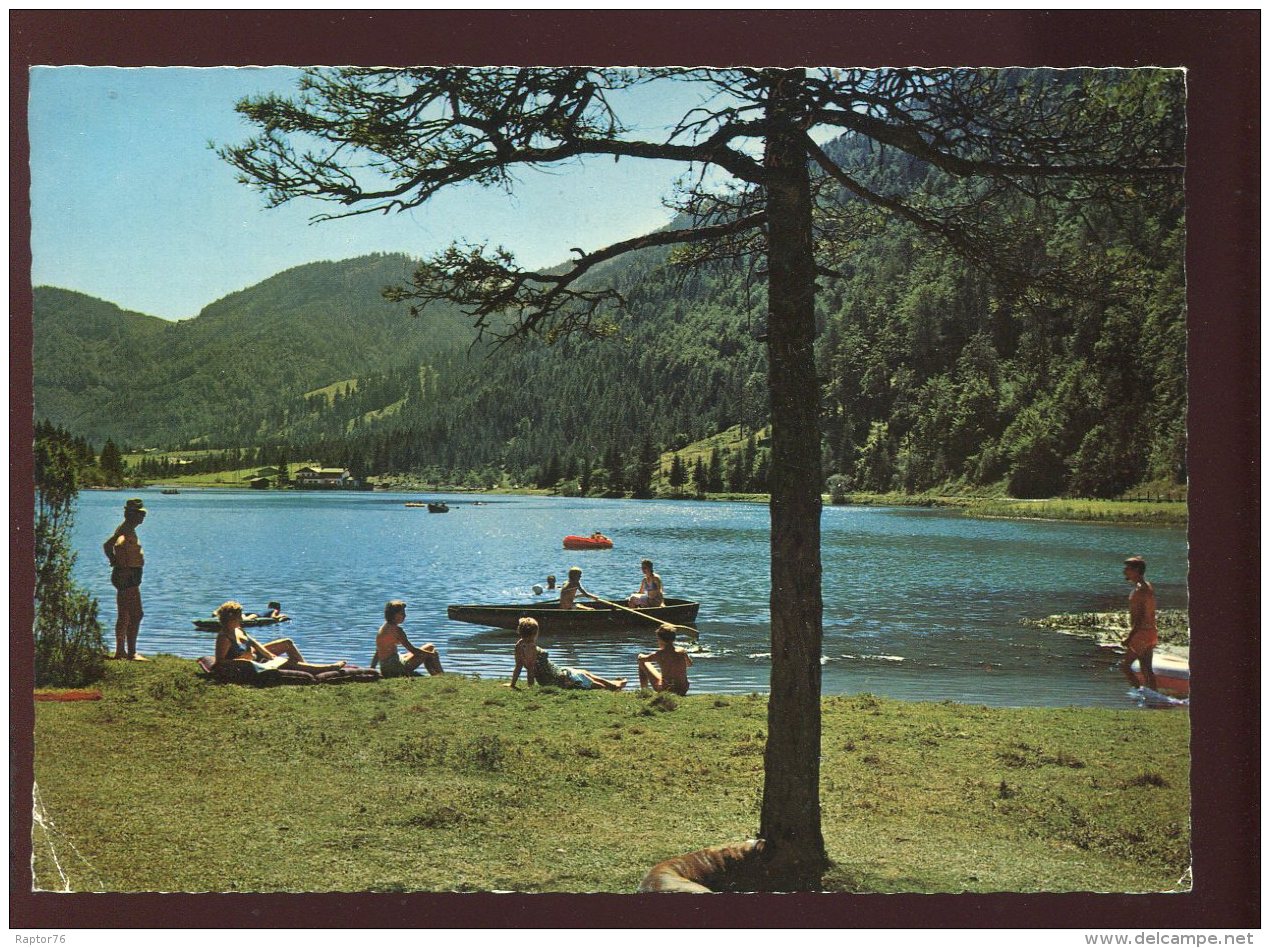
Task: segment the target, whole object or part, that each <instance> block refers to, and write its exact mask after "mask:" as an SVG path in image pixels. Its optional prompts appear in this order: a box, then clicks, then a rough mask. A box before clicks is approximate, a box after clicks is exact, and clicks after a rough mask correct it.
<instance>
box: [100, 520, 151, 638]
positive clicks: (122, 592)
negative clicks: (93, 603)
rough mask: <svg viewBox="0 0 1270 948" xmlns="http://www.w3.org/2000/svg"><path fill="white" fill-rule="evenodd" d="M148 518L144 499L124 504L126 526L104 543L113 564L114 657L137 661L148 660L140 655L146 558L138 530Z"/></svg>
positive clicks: (111, 582) (124, 524) (111, 573)
mask: <svg viewBox="0 0 1270 948" xmlns="http://www.w3.org/2000/svg"><path fill="white" fill-rule="evenodd" d="M145 519H146V509H145V507H144V506H143V505H142V503H141V499H140V498H138V497H134V498H132V499H131V500H129V501H127V502H126V503H124V505H123V523H121V524H119V526H117V527H116V528H115V532H114V533H112V534H111V535H110V538H109V539H107V540H106V542H105V543H103V544H102V550H104V551H105V553H106V559H108V560H109V561H110V584H111V585H112V586H114V587H115V605H116V608H117V612H118V617H117V618H116V619H115V654H114V655H113V656H112V657H113V658H122V659H128V660H129V661H134V662H144V661H148V659H146V658H145V656H143V655H138V654H137V632H138V631H139V630H140V629H141V616H142V611H141V570H142V567H144V566H145V556H144V555H143V554H142V552H141V541H140V540H138V539H137V527H139V526H141V524H142V523H144V522H145Z"/></svg>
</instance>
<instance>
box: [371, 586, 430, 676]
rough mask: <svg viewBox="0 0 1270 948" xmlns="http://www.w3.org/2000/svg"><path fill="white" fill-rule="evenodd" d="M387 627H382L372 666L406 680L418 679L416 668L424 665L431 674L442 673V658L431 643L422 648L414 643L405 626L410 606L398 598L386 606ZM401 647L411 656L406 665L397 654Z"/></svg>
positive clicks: (376, 638)
mask: <svg viewBox="0 0 1270 948" xmlns="http://www.w3.org/2000/svg"><path fill="white" fill-rule="evenodd" d="M384 620H385V621H384V624H383V625H381V626H380V627H379V632H378V633H377V634H376V636H375V655H374V657H373V658H371V660H370V667H371V668H374V667H375V666H376V665H378V666H379V673H380V674H381V675H383V676H384V677H385V678H404V677H407V676H415V675H416V672H415V669H416V668H418V667H419V666H420V665H423V666H424V667H426V668H427V669H428V674H429V675H439V674H441V655H440V654H439V653H438V652H437V648H436V646H435V645H433V644H432V643H431V642H429V643H428V644H427V645H424V646H423V647H421V648H416V647H415V646H413V645H411V644H410V640H409V639H408V638H406V633H405V632H404V631H403V630H402V628H401V623H403V622H404V621H406V604H405V603H404V602H402V601H401V600H400V599H394V600H392V602H390V603H388V604H387V605H385V606H384ZM398 645H400V646H401V647H402V648H404V649H405V650H406V651H408V652H409V653H410V657H409V658H408V659H406V660H405V661H404V662H403V661H402V660H401V656H400V655H398V654H397V646H398Z"/></svg>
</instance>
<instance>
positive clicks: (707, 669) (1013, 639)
mask: <svg viewBox="0 0 1270 948" xmlns="http://www.w3.org/2000/svg"><path fill="white" fill-rule="evenodd" d="M133 494H139V495H140V496H143V497H145V500H146V506H147V508H148V509H149V511H150V515H149V517H148V518H147V520H146V523H145V525H144V526H143V527H142V528H141V530H140V536H141V540H142V544H143V546H144V548H145V553H146V571H145V585H144V586H143V587H142V593H143V597H144V601H145V612H146V616H145V620H144V622H143V623H142V626H141V637H140V648H141V651H142V652H144V653H147V654H153V653H156V652H165V653H170V654H174V655H180V656H186V657H191V658H192V657H197V656H199V655H206V654H210V653H211V651H212V649H213V643H214V638H215V636H214V634H211V633H204V632H197V631H196V630H195V629H194V627H193V625H192V623H191V620H193V619H196V618H210V617H211V612H212V610H213V609H214V608H215V607H216V606H217V605H219V604H220V603H221V602H223V601H224V600H226V599H231V598H232V599H238V600H239V601H241V602H242V603H243V604H244V605H245V606H246V607H247V608H248V610H259V611H263V610H264V608H265V603H266V602H267V601H269V600H271V599H276V600H279V601H281V603H282V606H283V609H284V611H285V612H286V613H288V614H289V615H290V616H291V617H292V619H293V621H292V622H290V623H288V624H286V625H284V626H281V627H280V630H274V629H261V630H260V631H261V632H265V633H268V632H270V631H279V634H282V633H283V632H285V634H286V635H288V636H290V637H292V638H294V639H295V640H296V641H297V643H298V644H299V645H300V647H301V649H302V650H303V651H304V653H305V656H306V657H308V658H313V659H318V660H322V659H335V658H345V659H348V660H350V661H353V662H355V663H357V664H363V665H364V664H367V663H368V662H369V660H370V656H371V652H372V650H373V647H374V633H375V630H376V629H377V628H378V627H379V625H380V623H381V622H382V621H383V605H384V603H385V602H386V601H387V600H389V599H397V598H400V599H404V600H406V601H407V603H408V604H409V618H408V620H407V622H406V626H405V627H406V632H407V634H408V635H409V636H410V638H411V640H412V641H413V642H415V643H416V644H420V643H423V642H434V643H436V645H437V647H438V648H439V649H440V650H441V655H442V658H443V661H444V663H445V667H446V669H447V671H455V672H461V673H466V674H479V675H482V676H485V677H506V676H508V675H509V674H510V672H511V669H512V665H513V660H512V646H513V643H514V641H515V635H514V634H513V633H508V632H500V631H493V630H488V629H482V628H480V627H478V626H473V625H467V624H464V623H456V622H450V621H449V620H448V619H447V618H446V606H447V605H449V604H451V603H461V602H487V603H488V602H516V601H525V600H530V599H533V598H535V597H534V594H533V591H532V586H533V585H534V584H535V583H542V582H543V581H544V579H545V577H546V575H547V574H548V573H555V574H556V576H557V577H559V579H560V581H561V582H563V580H564V576H565V573H566V571H567V570H568V568H569V567H570V566H574V565H577V566H581V567H582V569H583V571H584V575H583V580H582V582H583V585H584V586H585V587H586V588H587V589H589V590H591V591H592V592H594V593H596V594H597V595H601V596H604V597H605V598H608V599H623V600H624V597H626V596H627V595H629V594H630V593H633V592H634V591H635V590H636V589H637V588H638V586H639V581H640V571H639V561H640V560H641V559H642V558H644V557H647V558H649V559H652V560H653V562H654V563H655V564H656V569H657V572H658V573H659V574H660V575H661V576H662V578H663V580H664V581H665V585H666V591H667V594H668V595H670V596H682V597H686V598H691V599H697V600H699V601H700V602H701V612H700V615H699V617H698V628H699V630H700V633H701V637H700V646H701V651H700V652H698V653H696V654H695V655H694V665H693V668H692V671H691V678H692V683H693V691H694V693H698V692H703V691H705V692H751V691H757V692H766V691H767V688H768V675H769V656H768V651H769V648H770V645H769V634H770V627H769V619H768V588H769V580H768V510H767V507H766V506H763V505H758V504H738V503H700V502H692V501H616V500H595V499H573V498H560V497H493V496H491V497H480V498H477V497H472V496H470V495H462V496H458V495H441V494H436V493H433V494H426V495H421V494H397V493H381V492H375V493H335V492H331V493H325V492H323V493H317V492H315V493H299V492H256V491H229V490H182V491H181V493H180V494H177V495H163V494H160V493H159V491H158V490H156V489H149V490H144V491H139V492H138V491H131V492H127V493H121V492H108V491H85V492H83V493H82V494H81V495H80V498H79V507H78V513H77V517H76V524H75V547H76V550H77V551H78V554H79V559H78V562H77V563H76V567H75V572H76V575H77V578H78V579H79V581H80V582H81V583H82V584H84V585H85V586H86V587H87V588H88V589H89V590H90V591H91V592H92V594H93V595H95V596H97V597H98V599H99V600H100V601H101V607H102V608H101V612H102V620H103V623H104V624H105V626H106V629H107V640H108V641H109V642H110V643H111V644H112V645H113V642H114V619H115V605H114V603H115V597H114V590H113V588H112V587H111V586H110V582H109V570H108V568H107V566H106V563H105V559H104V557H103V556H102V554H101V543H102V541H103V540H105V538H106V537H107V536H108V535H109V534H110V532H111V531H112V530H113V529H114V528H115V526H116V525H117V524H118V523H119V521H120V519H121V511H122V507H123V501H124V499H125V498H126V497H128V496H132V495H133ZM430 498H435V499H444V500H446V501H448V502H449V504H450V513H448V514H429V513H428V512H427V510H426V509H422V508H408V507H405V506H404V504H405V502H406V501H407V500H410V501H419V500H426V499H430ZM476 500H480V501H481V503H474V501H476ZM596 530H599V531H601V532H603V533H605V534H607V535H608V536H609V537H611V538H612V539H613V541H614V548H613V549H612V550H598V551H585V552H576V551H568V550H564V549H563V548H562V546H561V539H562V538H563V537H564V536H565V535H567V534H572V533H576V534H589V533H591V532H593V531H596ZM1134 553H1137V554H1141V555H1143V556H1145V557H1146V558H1147V561H1148V562H1149V564H1150V571H1149V576H1150V577H1151V579H1152V581H1153V583H1154V584H1155V588H1156V590H1157V594H1158V597H1159V602H1160V606H1161V607H1162V608H1185V607H1186V570H1187V552H1186V535H1185V531H1183V530H1181V529H1170V528H1160V527H1132V526H1103V525H1093V524H1081V523H1052V522H1041V521H1014V520H975V519H971V518H968V517H962V516H958V515H956V514H952V513H948V512H943V511H939V510H927V509H916V508H892V507H826V508H825V511H824V516H823V560H824V605H825V611H824V627H825V637H824V666H823V672H824V682H823V689H824V693H825V694H853V693H859V692H866V691H867V692H872V693H874V694H878V695H886V696H890V697H896V698H905V699H915V700H927V701H929V700H944V699H951V700H953V701H959V702H969V703H978V704H987V705H997V706H1026V705H1083V706H1106V707H1132V706H1133V704H1132V702H1131V701H1130V700H1129V698H1128V697H1127V696H1126V690H1127V689H1126V686H1125V685H1124V682H1123V679H1122V678H1121V677H1120V676H1119V674H1118V673H1115V672H1114V671H1113V670H1112V669H1111V667H1110V666H1111V664H1112V662H1113V660H1114V655H1113V653H1111V652H1109V651H1107V650H1104V649H1099V648H1098V647H1097V646H1095V645H1094V644H1093V643H1092V642H1091V641H1089V640H1086V639H1081V638H1076V637H1071V636H1065V635H1061V634H1057V633H1053V632H1049V631H1046V630H1042V629H1036V628H1032V627H1029V626H1025V625H1023V624H1022V623H1021V622H1020V619H1021V618H1024V617H1042V616H1046V615H1050V614H1052V613H1057V612H1083V611H1094V610H1098V611H1103V610H1110V609H1120V608H1124V606H1125V601H1126V598H1127V595H1128V591H1129V590H1128V586H1127V584H1126V583H1125V582H1124V581H1123V579H1122V577H1121V561H1122V560H1123V559H1124V557H1125V556H1127V555H1129V554H1134ZM543 598H545V597H543ZM649 626H650V629H651V628H652V624H651V623H649ZM262 638H263V637H262ZM542 644H543V646H544V647H546V648H548V649H549V650H550V651H551V653H552V659H553V660H554V661H556V662H557V663H558V664H562V665H581V666H583V667H585V668H587V669H589V670H591V671H593V672H595V673H596V674H600V675H604V676H606V677H616V676H621V677H626V678H632V679H633V678H634V676H635V656H636V654H637V653H638V652H640V651H649V650H651V649H652V648H653V647H654V645H655V642H654V636H653V634H652V632H651V631H650V632H649V633H648V634H645V635H639V634H634V633H632V634H624V635H622V636H621V637H616V638H615V637H612V636H611V635H606V636H600V635H595V636H582V635H576V634H575V635H570V636H568V637H564V636H560V637H550V636H546V635H544V636H543V640H542Z"/></svg>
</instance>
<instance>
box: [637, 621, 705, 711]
mask: <svg viewBox="0 0 1270 948" xmlns="http://www.w3.org/2000/svg"><path fill="white" fill-rule="evenodd" d="M657 640H658V642H659V643H660V644H661V648H659V649H658V650H657V651H655V652H649V653H647V654H641V655H640V656H639V662H638V664H639V686H640V688H641V689H642V688H652V689H653V691H669V692H672V693H674V694H677V695H679V696H680V697H683V696H684V695H686V694H687V693H688V666H689V665H691V664H692V659H691V658H689V657H688V653H687V652H686V651H684V650H683V649H681V648H675V627H674V626H673V625H666V624H664V625H661V626H659V627H658V629H657ZM654 663H656V664H657V665H659V666H661V671H658V670H657V669H656V668H654V667H653V664H654Z"/></svg>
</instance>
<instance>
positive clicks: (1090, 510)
mask: <svg viewBox="0 0 1270 948" xmlns="http://www.w3.org/2000/svg"><path fill="white" fill-rule="evenodd" d="M300 466H301V465H292V467H294V468H297V469H298V468H299V467H300ZM254 474H255V470H254V469H246V468H244V469H243V470H240V471H218V472H215V473H211V474H189V475H183V476H179V477H169V478H165V479H164V480H163V481H161V482H157V481H156V482H155V483H153V484H151V485H149V486H151V487H160V486H163V487H168V486H171V487H178V488H180V487H237V488H244V487H246V486H247V478H248V477H250V476H253V475H254ZM391 489H392V490H394V491H400V492H403V493H409V492H417V493H429V492H454V493H463V494H472V495H481V494H494V495H497V494H518V495H519V494H523V495H538V496H552V495H553V494H554V492H553V491H550V490H545V489H540V488H530V487H517V488H511V487H504V488H493V489H489V490H476V489H470V488H463V487H458V486H454V485H436V484H425V483H421V482H414V481H411V480H410V479H409V478H400V479H398V480H396V481H395V482H393V483H392V485H391ZM659 497H661V498H662V499H680V500H702V501H714V500H722V501H733V502H743V503H755V504H766V503H768V502H769V500H770V497H769V495H767V494H738V493H721V494H706V495H704V496H700V497H698V496H696V495H692V494H669V493H668V494H664V495H659ZM823 501H824V503H825V505H826V506H828V505H829V503H830V498H829V495H827V494H826V495H824V497H823ZM846 501H847V504H848V505H856V506H869V507H940V508H945V509H949V510H956V511H958V512H960V513H962V514H964V515H965V516H967V517H991V518H1004V519H1010V520H1073V521H1081V522H1086V523H1132V524H1148V525H1151V524H1154V525H1159V526H1185V525H1186V523H1187V508H1186V502H1185V501H1140V500H1081V499H1072V498H1061V497H1056V498H1051V499H1048V500H1018V499H1015V498H1010V497H962V496H956V495H942V494H899V493H890V494H862V493H854V494H848V495H847V498H846Z"/></svg>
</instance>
